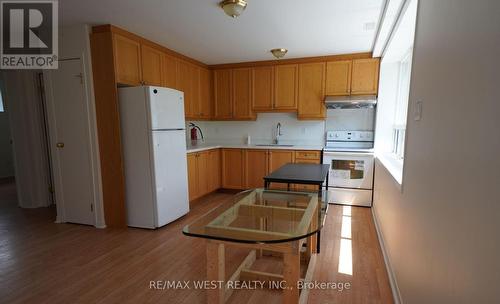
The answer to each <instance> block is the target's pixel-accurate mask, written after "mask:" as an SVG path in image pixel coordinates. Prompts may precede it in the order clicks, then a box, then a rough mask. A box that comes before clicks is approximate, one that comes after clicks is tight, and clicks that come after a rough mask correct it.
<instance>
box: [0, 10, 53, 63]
mask: <svg viewBox="0 0 500 304" xmlns="http://www.w3.org/2000/svg"><path fill="white" fill-rule="evenodd" d="M57 4H58V3H57V0H50V1H0V6H1V13H0V15H1V18H2V22H1V26H2V29H1V34H2V37H1V39H0V44H1V45H0V68H2V69H57V62H58V61H57V55H58V39H57V38H58V32H57V27H58V24H57V21H58V19H57V17H58V8H57Z"/></svg>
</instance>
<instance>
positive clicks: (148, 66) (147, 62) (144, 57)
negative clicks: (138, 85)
mask: <svg viewBox="0 0 500 304" xmlns="http://www.w3.org/2000/svg"><path fill="white" fill-rule="evenodd" d="M162 56H163V53H162V52H161V51H159V50H157V49H154V48H152V47H149V46H147V45H141V63H142V64H141V66H142V82H143V83H144V84H147V85H155V86H161V85H162V74H163V73H162Z"/></svg>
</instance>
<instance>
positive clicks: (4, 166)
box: [0, 112, 14, 178]
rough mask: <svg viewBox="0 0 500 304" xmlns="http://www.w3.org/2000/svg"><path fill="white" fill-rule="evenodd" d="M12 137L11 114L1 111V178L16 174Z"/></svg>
mask: <svg viewBox="0 0 500 304" xmlns="http://www.w3.org/2000/svg"><path fill="white" fill-rule="evenodd" d="M10 139H11V136H10V126H9V116H8V114H7V112H0V178H2V177H10V176H14V158H13V155H12V145H11V144H10Z"/></svg>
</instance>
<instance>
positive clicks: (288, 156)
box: [269, 150, 294, 189]
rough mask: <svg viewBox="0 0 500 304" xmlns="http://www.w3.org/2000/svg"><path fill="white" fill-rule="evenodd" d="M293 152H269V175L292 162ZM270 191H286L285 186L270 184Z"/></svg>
mask: <svg viewBox="0 0 500 304" xmlns="http://www.w3.org/2000/svg"><path fill="white" fill-rule="evenodd" d="M293 152H294V151H291V150H269V173H271V172H273V171H276V170H277V169H279V168H280V167H281V166H283V165H286V164H288V163H293V162H294V153H293ZM270 188H271V189H286V188H287V184H280V183H271V185H270Z"/></svg>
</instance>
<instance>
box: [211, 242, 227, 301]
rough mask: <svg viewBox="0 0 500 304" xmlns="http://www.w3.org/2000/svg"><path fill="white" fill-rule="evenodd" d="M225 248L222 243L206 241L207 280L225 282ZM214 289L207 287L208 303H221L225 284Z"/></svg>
mask: <svg viewBox="0 0 500 304" xmlns="http://www.w3.org/2000/svg"><path fill="white" fill-rule="evenodd" d="M225 274H226V270H225V250H224V244H221V243H217V242H213V241H207V280H209V281H222V282H224V284H225V280H224V279H225ZM221 287H222V288H216V289H207V303H208V304H223V303H224V300H225V299H224V297H225V286H221Z"/></svg>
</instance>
